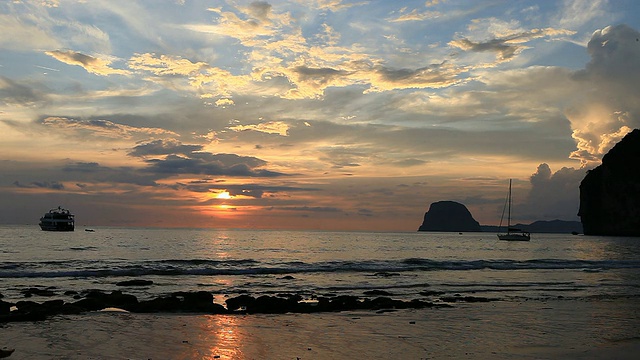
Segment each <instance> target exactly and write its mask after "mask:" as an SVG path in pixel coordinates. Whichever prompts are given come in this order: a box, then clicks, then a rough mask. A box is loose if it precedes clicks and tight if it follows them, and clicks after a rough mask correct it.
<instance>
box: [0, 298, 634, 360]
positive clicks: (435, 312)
mask: <svg viewBox="0 0 640 360" xmlns="http://www.w3.org/2000/svg"><path fill="white" fill-rule="evenodd" d="M639 325H640V304H638V302H637V299H628V298H621V299H593V300H578V301H576V300H564V299H558V300H552V301H549V300H547V301H523V302H490V303H474V304H458V305H455V306H454V307H452V308H432V309H420V310H398V311H392V312H374V311H356V312H338V313H318V314H278V315H266V314H254V315H205V314H196V315H183V314H131V313H125V312H120V311H105V312H91V313H86V314H81V315H73V316H55V317H53V318H51V319H49V320H46V321H41V322H24V323H9V324H3V325H2V327H0V332H1V333H2V341H3V343H2V344H0V345H1V346H8V347H11V348H15V349H16V350H15V352H14V354H13V355H12V356H11V357H10V358H11V359H15V360H17V359H52V358H55V359H371V358H372V359H635V358H637V354H638V351H640V330H639V329H640V327H639Z"/></svg>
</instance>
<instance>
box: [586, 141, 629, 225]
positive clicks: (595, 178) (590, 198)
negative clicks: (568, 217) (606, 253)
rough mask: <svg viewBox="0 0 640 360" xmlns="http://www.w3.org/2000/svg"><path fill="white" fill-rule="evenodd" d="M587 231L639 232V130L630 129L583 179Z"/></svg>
mask: <svg viewBox="0 0 640 360" xmlns="http://www.w3.org/2000/svg"><path fill="white" fill-rule="evenodd" d="M578 216H580V219H581V221H582V226H583V230H584V234H585V235H609V236H640V130H639V129H635V130H633V131H632V132H630V133H628V134H627V135H626V136H625V137H624V138H623V139H622V140H620V142H618V143H617V144H616V145H615V146H614V147H613V148H612V149H611V150H609V152H608V153H607V154H606V155H605V156H604V157H603V158H602V164H601V165H599V166H598V167H596V168H595V169H593V170H591V171H589V172H588V173H587V175H586V176H585V177H584V179H583V180H582V182H581V183H580V210H579V212H578Z"/></svg>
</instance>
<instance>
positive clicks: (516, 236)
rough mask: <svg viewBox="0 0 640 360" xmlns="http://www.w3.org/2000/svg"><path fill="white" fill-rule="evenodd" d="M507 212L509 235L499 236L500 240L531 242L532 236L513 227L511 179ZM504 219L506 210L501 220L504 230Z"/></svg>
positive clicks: (506, 205) (506, 204)
mask: <svg viewBox="0 0 640 360" xmlns="http://www.w3.org/2000/svg"><path fill="white" fill-rule="evenodd" d="M505 208H507V209H508V211H507V233H506V234H498V239H500V240H507V241H529V240H531V234H529V233H528V232H526V231H522V230H520V229H515V228H512V227H511V179H509V195H508V196H507V202H506V203H505ZM503 218H504V209H503V210H502V217H501V218H500V228H502V219H503Z"/></svg>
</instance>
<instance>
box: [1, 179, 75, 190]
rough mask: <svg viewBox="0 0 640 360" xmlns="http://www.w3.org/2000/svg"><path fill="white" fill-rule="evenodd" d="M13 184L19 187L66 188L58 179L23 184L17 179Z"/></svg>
mask: <svg viewBox="0 0 640 360" xmlns="http://www.w3.org/2000/svg"><path fill="white" fill-rule="evenodd" d="M13 185H15V186H17V187H19V188H41V189H52V190H64V184H61V183H59V182H57V181H34V182H31V183H29V184H22V183H20V182H19V181H15V182H14V183H13Z"/></svg>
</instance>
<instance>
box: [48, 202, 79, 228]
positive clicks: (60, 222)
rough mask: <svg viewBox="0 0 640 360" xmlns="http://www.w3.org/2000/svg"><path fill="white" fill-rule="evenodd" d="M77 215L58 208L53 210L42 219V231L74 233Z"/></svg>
mask: <svg viewBox="0 0 640 360" xmlns="http://www.w3.org/2000/svg"><path fill="white" fill-rule="evenodd" d="M74 217H75V215H73V214H72V213H71V212H70V211H69V210H67V209H63V208H61V207H60V206H58V208H57V209H51V210H49V212H48V213H46V214H44V216H43V217H41V218H40V224H39V225H40V229H42V230H44V231H73V230H74V229H75V219H74Z"/></svg>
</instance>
